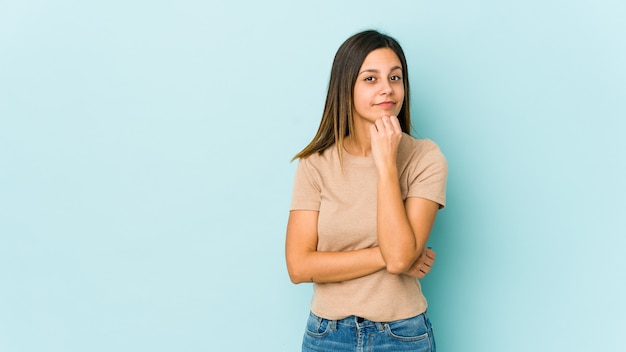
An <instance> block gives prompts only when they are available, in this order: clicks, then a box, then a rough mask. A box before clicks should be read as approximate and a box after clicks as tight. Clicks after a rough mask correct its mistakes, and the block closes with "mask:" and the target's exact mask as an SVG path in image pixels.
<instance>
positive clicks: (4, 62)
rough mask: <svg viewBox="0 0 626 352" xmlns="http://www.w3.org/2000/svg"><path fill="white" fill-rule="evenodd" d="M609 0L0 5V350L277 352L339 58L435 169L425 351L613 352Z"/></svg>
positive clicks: (615, 226)
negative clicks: (442, 170)
mask: <svg viewBox="0 0 626 352" xmlns="http://www.w3.org/2000/svg"><path fill="white" fill-rule="evenodd" d="M624 18H626V5H625V3H624V2H623V1H618V0H614V1H610V0H600V1H580V0H573V1H555V0H544V1H539V0H530V1H528V0H527V1H506V2H504V1H495V0H485V1H395V2H388V3H385V2H380V1H314V2H300V3H299V2H290V1H278V0H268V1H262V2H261V1H247V2H242V1H230V2H228V3H227V2H210V1H209V2H207V1H192V0H183V1H119V0H117V1H116V0H113V1H106V2H104V1H100V2H85V1H78V0H75V1H72V0H59V1H43V0H41V1H36V0H30V1H12V0H8V1H7V0H1V1H0V351H8V352H18V351H93V352H95V351H249V350H260V351H296V350H299V346H300V340H301V336H302V332H303V328H304V323H305V319H306V315H307V313H308V304H309V300H310V296H311V286H310V285H307V284H305V285H299V286H296V285H292V284H291V283H290V282H289V279H288V276H287V272H286V268H285V264H284V248H283V244H284V232H285V226H286V220H287V215H288V209H289V202H290V197H291V186H292V179H293V173H294V168H295V165H296V164H295V163H290V162H289V160H290V158H291V157H292V156H293V155H294V154H295V153H297V152H298V151H299V150H300V149H301V148H302V147H304V146H305V145H306V144H307V143H308V142H309V140H310V139H311V138H312V137H313V135H314V132H315V130H316V129H317V125H318V123H319V119H320V116H321V111H322V107H323V101H324V97H325V94H326V86H327V80H328V76H329V72H330V66H331V63H332V59H333V56H334V53H335V51H336V50H337V48H338V46H339V45H340V44H341V43H342V42H343V41H344V40H345V39H346V38H347V37H348V36H350V35H352V34H353V33H355V32H357V31H360V30H363V29H368V28H376V29H379V30H381V31H384V32H386V33H388V34H390V35H392V36H394V37H396V38H397V39H398V40H399V41H400V42H401V44H402V45H403V47H404V49H405V51H406V55H407V57H408V61H409V68H410V75H411V83H412V93H413V96H412V102H413V104H412V106H413V109H414V110H413V116H414V124H415V127H416V131H415V133H414V135H416V136H420V137H426V138H431V139H433V140H435V141H436V142H437V143H438V144H439V145H440V147H441V149H442V150H443V151H444V153H445V154H446V156H447V158H448V162H449V167H450V177H449V182H448V207H447V208H446V209H445V210H443V211H442V212H441V213H440V215H439V217H438V220H437V224H436V227H435V229H434V231H433V233H432V236H431V240H430V245H432V246H433V247H434V248H435V250H436V251H437V253H438V257H437V262H436V265H435V267H434V269H433V271H432V273H431V274H430V276H429V277H427V279H426V280H424V282H423V286H424V291H425V293H426V295H427V297H428V299H429V303H430V308H429V312H430V317H431V320H432V321H433V324H434V325H435V333H436V337H437V342H438V347H439V350H440V351H443V352H450V351H452V352H456V351H480V352H485V351H496V352H500V351H528V350H532V351H588V350H595V351H621V350H624V349H625V348H626V343H625V342H624V340H623V332H624V329H626V318H625V314H626V310H625V309H624V307H625V304H624V302H623V301H624V297H625V296H626V290H625V289H624V288H623V283H622V281H623V280H624V275H625V272H626V259H624V245H625V244H626V241H625V240H624V235H625V234H626V231H625V226H624V213H625V210H626V204H625V200H626V190H625V186H624V184H625V182H624V178H625V177H626V173H625V171H624V156H623V153H624V151H625V150H626V143H625V142H624V138H623V135H624V133H623V131H624V128H625V127H626V126H625V124H624V118H625V117H626V65H625V64H624V63H625V62H626V44H625V43H626V42H625V41H624V35H625V34H626V24H625V23H626V22H625V21H624Z"/></svg>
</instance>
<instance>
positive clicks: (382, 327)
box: [376, 322, 385, 332]
mask: <svg viewBox="0 0 626 352" xmlns="http://www.w3.org/2000/svg"><path fill="white" fill-rule="evenodd" d="M376 329H378V332H383V331H385V323H379V322H376Z"/></svg>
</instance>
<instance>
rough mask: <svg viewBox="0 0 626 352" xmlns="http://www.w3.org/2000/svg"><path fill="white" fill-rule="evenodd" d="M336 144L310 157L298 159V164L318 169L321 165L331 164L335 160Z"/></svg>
mask: <svg viewBox="0 0 626 352" xmlns="http://www.w3.org/2000/svg"><path fill="white" fill-rule="evenodd" d="M336 149H337V148H336V144H333V145H332V146H330V147H328V148H326V149H325V150H323V151H321V152H314V153H313V154H311V155H308V156H306V157H303V158H300V159H299V161H298V162H299V163H302V164H304V165H307V166H310V167H319V166H323V165H328V164H333V163H334V161H335V159H336V158H337V150H336Z"/></svg>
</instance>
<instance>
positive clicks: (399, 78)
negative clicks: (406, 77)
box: [391, 76, 402, 81]
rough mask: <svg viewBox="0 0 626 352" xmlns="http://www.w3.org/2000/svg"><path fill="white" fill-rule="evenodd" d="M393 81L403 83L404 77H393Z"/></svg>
mask: <svg viewBox="0 0 626 352" xmlns="http://www.w3.org/2000/svg"><path fill="white" fill-rule="evenodd" d="M391 80H392V81H401V80H402V77H400V76H391Z"/></svg>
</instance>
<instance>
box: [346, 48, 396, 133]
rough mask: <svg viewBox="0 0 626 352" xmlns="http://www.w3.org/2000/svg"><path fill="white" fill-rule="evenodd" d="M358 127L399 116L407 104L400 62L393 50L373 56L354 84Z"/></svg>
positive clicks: (386, 49) (384, 50)
mask: <svg viewBox="0 0 626 352" xmlns="http://www.w3.org/2000/svg"><path fill="white" fill-rule="evenodd" d="M353 96H354V111H353V116H354V123H355V124H360V123H362V122H365V123H374V122H375V121H376V120H378V119H380V118H381V117H383V116H398V113H400V109H401V108H402V103H403V102H404V82H403V72H402V64H401V63H400V59H399V58H398V56H397V55H396V53H394V52H393V50H391V49H389V48H381V49H376V50H374V51H372V52H371V53H369V54H368V55H367V57H365V60H364V61H363V64H362V65H361V68H360V69H359V74H358V76H357V78H356V83H355V84H354V93H353Z"/></svg>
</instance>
